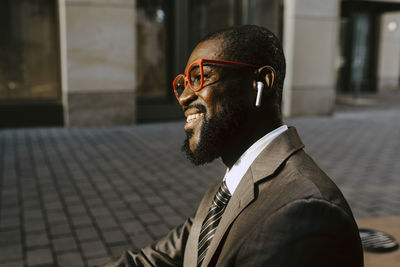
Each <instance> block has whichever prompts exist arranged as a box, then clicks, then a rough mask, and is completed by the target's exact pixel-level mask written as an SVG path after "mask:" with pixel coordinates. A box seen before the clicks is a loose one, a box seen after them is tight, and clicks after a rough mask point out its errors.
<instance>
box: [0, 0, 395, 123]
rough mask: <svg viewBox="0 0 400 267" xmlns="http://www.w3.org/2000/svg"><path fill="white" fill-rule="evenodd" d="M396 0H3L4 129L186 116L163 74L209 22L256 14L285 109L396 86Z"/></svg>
mask: <svg viewBox="0 0 400 267" xmlns="http://www.w3.org/2000/svg"><path fill="white" fill-rule="evenodd" d="M399 12H400V1H394V0H392V1H380V0H375V1H365V0H364V1H361V0H359V1H358V0H351V1H346V0H342V1H340V0H269V1H263V0H220V1H212V0H112V1H110V0H57V1H55V0H40V1H39V0H35V1H32V0H4V1H2V2H1V4H0V13H1V14H0V20H1V26H0V30H1V31H2V33H1V35H2V36H3V37H6V38H3V40H1V41H0V58H1V61H0V62H1V63H0V127H21V126H22V127H26V126H46V125H47V126H48V125H58V126H62V125H64V126H106V125H126V124H133V123H141V122H151V121H165V120H174V119H182V118H183V117H182V112H181V111H180V108H179V107H178V105H177V103H176V99H175V97H174V94H173V92H172V87H171V81H172V79H173V77H174V76H175V75H176V74H178V73H181V72H182V71H183V69H184V67H185V64H186V60H187V58H188V56H189V54H190V51H191V50H192V49H193V47H194V45H195V44H196V42H197V41H198V40H199V39H200V38H201V37H202V36H204V35H205V34H207V33H208V32H211V31H214V30H217V29H220V28H224V27H228V26H232V25H240V24H258V25H261V26H265V27H267V28H269V29H271V30H272V31H273V32H274V33H275V34H276V35H277V36H278V37H279V38H281V40H282V42H283V46H284V50H285V53H286V60H287V76H286V80H285V88H284V96H283V101H284V106H283V111H284V115H285V116H301V115H328V114H332V112H333V111H334V106H335V98H336V95H337V94H352V95H358V94H362V93H364V92H379V91H391V90H398V88H399V73H400V42H399V40H400V29H398V28H399V23H400V13H399Z"/></svg>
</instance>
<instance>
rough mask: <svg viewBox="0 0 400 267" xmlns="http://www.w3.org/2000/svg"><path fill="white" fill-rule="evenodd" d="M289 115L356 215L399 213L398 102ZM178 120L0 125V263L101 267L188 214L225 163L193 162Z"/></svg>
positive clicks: (0, 265) (399, 126)
mask: <svg viewBox="0 0 400 267" xmlns="http://www.w3.org/2000/svg"><path fill="white" fill-rule="evenodd" d="M286 122H287V124H289V125H295V126H296V127H297V129H298V131H299V133H300V135H301V137H302V139H303V141H304V143H305V144H306V151H307V152H308V153H309V154H311V155H312V156H313V158H314V159H315V160H316V161H317V163H318V164H319V165H320V166H321V167H322V168H323V169H324V170H325V171H326V172H327V173H328V174H329V175H330V176H331V177H332V179H333V180H334V181H335V182H336V183H337V184H338V185H339V187H340V188H341V189H342V191H343V192H344V195H345V196H346V197H347V199H348V201H349V203H350V205H351V207H352V209H353V212H354V213H355V215H356V216H357V217H368V216H385V215H400V164H399V162H398V161H399V159H400V109H396V108H392V109H387V110H361V111H351V112H349V111H347V112H338V113H336V115H335V116H333V117H312V118H292V119H288V120H286ZM183 124H184V123H183V122H172V123H160V124H148V125H139V126H129V127H113V128H73V129H61V128H50V129H22V130H2V131H0V171H1V176H0V188H1V198H0V201H1V202H0V267H5V266H7V267H13V266H25V267H27V266H93V265H95V264H101V263H104V262H105V261H107V260H108V259H109V258H110V257H112V256H117V255H119V254H120V253H121V251H122V250H123V249H126V248H135V247H141V246H143V245H145V244H148V243H149V242H151V241H152V240H154V239H156V238H159V237H160V236H163V235H164V234H165V233H166V232H167V231H168V230H169V229H171V228H172V227H173V226H175V225H177V224H179V223H181V222H182V221H183V220H184V218H185V217H186V216H188V215H192V214H193V213H194V211H195V208H196V207H197V205H198V203H199V201H200V198H201V196H202V194H203V193H204V191H205V190H206V188H207V185H208V184H209V183H210V182H211V181H212V180H214V179H216V178H218V177H221V176H222V175H223V174H224V171H225V170H224V167H223V166H222V164H221V163H220V162H219V161H218V162H215V163H213V164H210V165H206V166H204V167H198V168H194V167H192V166H191V165H190V163H189V162H188V161H187V160H186V159H185V156H184V155H183V153H182V152H181V151H180V146H181V143H182V140H183V130H182V127H183Z"/></svg>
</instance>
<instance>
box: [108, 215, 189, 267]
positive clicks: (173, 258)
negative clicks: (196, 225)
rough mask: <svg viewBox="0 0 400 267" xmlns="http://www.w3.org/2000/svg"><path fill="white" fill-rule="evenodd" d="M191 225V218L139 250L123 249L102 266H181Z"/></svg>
mask: <svg viewBox="0 0 400 267" xmlns="http://www.w3.org/2000/svg"><path fill="white" fill-rule="evenodd" d="M191 226H192V218H188V219H187V220H186V221H185V223H184V224H182V225H180V226H178V227H176V228H174V229H173V230H171V231H170V232H169V233H168V234H167V235H166V236H165V237H163V238H161V239H160V240H158V241H156V242H155V243H153V244H152V245H150V246H147V247H145V248H143V249H140V250H139V251H131V250H128V251H125V252H124V253H123V254H122V255H121V256H120V257H119V259H117V260H116V261H113V262H109V263H107V264H106V265H103V267H128V266H129V267H133V266H143V267H144V266H146V267H147V266H182V265H183V255H184V252H185V247H186V241H187V239H188V236H189V232H190V229H191Z"/></svg>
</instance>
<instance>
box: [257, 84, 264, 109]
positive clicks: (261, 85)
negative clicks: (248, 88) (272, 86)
mask: <svg viewBox="0 0 400 267" xmlns="http://www.w3.org/2000/svg"><path fill="white" fill-rule="evenodd" d="M263 89H264V84H263V83H262V82H257V99H256V107H259V106H261V96H262V92H263Z"/></svg>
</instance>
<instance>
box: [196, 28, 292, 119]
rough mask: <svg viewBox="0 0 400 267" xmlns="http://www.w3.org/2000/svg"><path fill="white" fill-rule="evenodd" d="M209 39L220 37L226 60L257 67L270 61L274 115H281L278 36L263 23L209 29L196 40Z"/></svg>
mask: <svg viewBox="0 0 400 267" xmlns="http://www.w3.org/2000/svg"><path fill="white" fill-rule="evenodd" d="M208 40H222V46H223V51H224V52H223V53H224V55H226V56H227V57H228V58H229V60H232V61H238V62H244V63H249V64H253V65H256V66H260V67H261V66H265V65H269V66H271V67H273V68H274V70H275V81H274V93H275V94H274V96H275V99H274V104H275V105H278V106H276V108H278V110H276V112H277V113H278V114H276V115H277V116H278V117H279V119H281V116H282V115H281V103H282V89H283V81H284V79H285V73H286V63H285V55H284V53H283V48H282V44H281V42H280V40H279V38H278V37H276V36H275V34H273V33H272V32H271V31H270V30H268V29H266V28H264V27H261V26H258V25H241V26H234V27H230V28H226V29H222V30H218V31H215V32H212V33H210V34H208V35H206V36H205V37H203V38H202V39H201V40H200V42H199V43H201V42H204V41H208ZM275 105H274V106H275Z"/></svg>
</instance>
